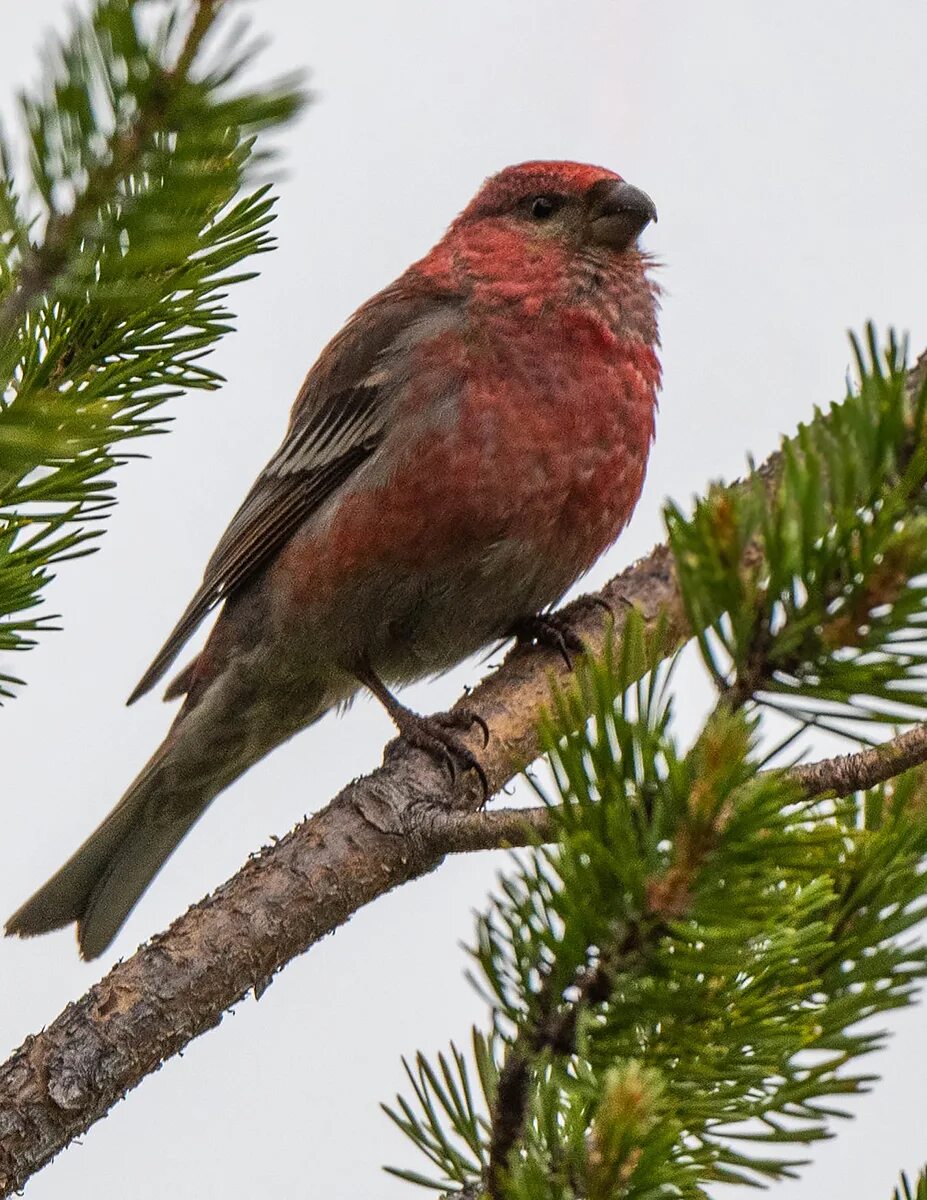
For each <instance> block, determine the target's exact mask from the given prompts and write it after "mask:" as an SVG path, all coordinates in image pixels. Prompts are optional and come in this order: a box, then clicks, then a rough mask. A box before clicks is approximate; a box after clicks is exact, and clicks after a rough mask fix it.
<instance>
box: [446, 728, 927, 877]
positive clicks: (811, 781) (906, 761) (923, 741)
mask: <svg viewBox="0 0 927 1200" xmlns="http://www.w3.org/2000/svg"><path fill="white" fill-rule="evenodd" d="M924 763H927V725H915V726H914V728H913V729H909V730H907V731H906V732H905V733H902V734H899V735H898V737H894V738H891V739H890V740H889V741H887V742H882V743H881V745H878V746H872V747H870V748H869V749H866V750H859V751H857V752H855V753H853V754H839V755H837V756H836V757H834V758H822V759H821V760H820V761H819V762H810V763H800V764H799V765H798V766H795V767H791V768H789V769H788V770H787V771H785V772H784V774H785V776H786V778H788V779H792V780H794V781H795V782H796V783H797V784H798V785H799V786H800V787H801V788H802V790H803V791H804V792H805V793H806V795H808V796H837V797H841V796H849V795H850V794H851V793H853V792H865V791H868V789H869V788H873V787H876V786H877V785H878V784H880V783H885V782H886V781H887V780H889V779H894V778H895V777H896V776H897V775H900V774H901V773H902V772H903V771H909V770H911V768H912V767H919V766H923V764H924ZM556 815H557V810H556V808H548V807H545V806H543V805H536V806H534V807H533V808H498V809H494V810H491V811H487V812H453V811H452V812H444V813H436V814H435V816H434V819H433V823H432V836H433V838H434V842H435V845H436V846H439V847H440V848H441V851H442V853H444V854H460V853H470V852H472V851H474V850H516V849H519V848H520V847H524V846H535V845H537V844H538V843H539V842H550V841H553V840H554V839H555V837H556Z"/></svg>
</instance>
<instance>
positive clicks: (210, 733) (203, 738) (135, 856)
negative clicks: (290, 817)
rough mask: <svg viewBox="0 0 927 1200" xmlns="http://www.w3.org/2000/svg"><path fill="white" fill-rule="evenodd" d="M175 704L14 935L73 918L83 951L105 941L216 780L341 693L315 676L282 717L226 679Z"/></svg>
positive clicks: (10, 928)
mask: <svg viewBox="0 0 927 1200" xmlns="http://www.w3.org/2000/svg"><path fill="white" fill-rule="evenodd" d="M217 692H220V693H221V694H218V695H217V694H215V693H211V694H210V695H209V696H208V697H207V701H208V702H206V703H203V704H202V705H199V704H198V705H196V706H195V707H194V708H193V709H192V710H188V711H186V712H185V711H183V710H182V711H181V713H180V714H179V715H178V718H177V720H176V721H175V723H174V726H173V728H172V729H171V732H170V733H169V734H168V736H167V738H166V739H165V741H164V742H163V743H162V745H161V746H160V747H159V749H158V750H157V751H156V752H155V754H154V756H153V757H152V759H151V760H150V762H149V763H148V765H147V766H146V767H145V768H144V770H143V771H142V772H141V774H140V775H139V776H138V778H137V779H136V780H135V782H134V783H133V784H132V785H131V787H130V788H129V790H128V791H127V792H126V794H125V795H124V796H123V798H122V799H121V800H120V801H119V803H118V804H117V805H116V807H115V808H114V809H113V811H112V812H111V813H110V814H109V816H108V817H106V819H105V820H104V821H103V823H102V824H101V825H100V826H99V828H97V829H96V830H95V831H94V832H93V833H92V834H91V835H90V837H89V838H88V839H87V840H86V842H84V844H83V845H82V846H81V847H80V849H79V850H77V851H76V852H75V853H74V854H73V855H72V856H71V857H70V858H69V859H68V861H67V862H66V863H65V864H64V866H63V867H62V868H61V870H60V871H58V872H57V873H56V874H55V875H53V876H52V877H51V879H49V881H48V882H47V883H46V884H45V885H44V887H41V888H39V890H38V891H37V892H36V893H35V895H34V896H33V897H32V898H31V899H29V900H27V901H26V903H25V904H24V905H23V906H22V908H20V909H19V910H18V911H17V912H15V913H14V914H13V916H12V917H10V919H9V921H7V924H6V932H7V933H10V934H18V935H20V936H21V937H31V936H32V935H33V934H38V933H47V932H50V931H51V930H53V929H60V928H62V927H63V926H65V925H70V924H71V923H72V922H76V923H77V941H78V946H79V948H80V953H81V956H82V957H83V958H96V957H97V955H99V954H102V953H103V951H104V950H105V949H106V948H107V946H108V945H109V944H110V942H111V941H112V940H113V938H114V937H115V936H116V934H117V933H118V932H119V930H120V928H121V927H122V925H123V923H124V921H125V920H126V918H127V917H128V915H129V913H130V912H131V911H132V909H133V908H134V907H135V905H136V903H137V901H138V899H139V897H140V896H141V894H142V892H144V890H145V888H147V887H148V885H149V883H150V882H151V881H152V879H153V878H154V877H155V875H156V874H157V873H158V871H159V870H160V869H161V867H162V866H163V865H164V863H165V862H166V861H167V859H168V858H169V857H170V855H171V854H172V853H173V851H174V850H175V849H176V848H177V846H178V845H179V844H180V842H181V841H182V840H183V838H184V836H185V834H186V833H187V831H188V830H189V829H190V827H191V826H192V825H193V823H194V822H195V821H196V819H197V818H198V817H199V816H200V815H201V813H202V812H203V811H204V810H205V809H206V808H207V807H208V806H209V804H210V803H211V802H212V800H213V799H214V798H215V797H216V796H217V795H218V794H219V792H221V791H222V790H223V789H224V788H226V787H228V785H229V784H230V783H231V782H232V781H233V780H234V779H236V778H237V777H238V776H239V775H241V774H242V773H243V772H244V771H245V770H247V768H248V767H249V766H250V765H251V764H252V763H253V762H255V761H256V760H257V759H258V758H261V757H263V755H265V754H267V753H268V752H269V751H270V750H271V749H273V747H274V746H276V745H279V744H280V742H282V741H285V740H286V739H287V738H288V737H290V736H291V735H292V734H294V733H296V732H297V730H299V729H301V728H304V727H305V726H306V725H308V724H311V723H312V722H313V721H316V720H318V718H319V717H321V716H322V715H323V714H324V713H325V712H326V711H327V709H328V708H329V707H331V705H332V704H334V703H337V702H338V701H339V700H343V699H345V698H346V696H342V695H340V694H329V693H328V692H327V690H326V686H325V685H324V684H322V683H317V684H313V685H311V686H309V687H307V688H306V689H305V692H304V694H303V697H302V699H303V703H302V704H300V705H299V706H297V707H295V708H294V709H293V711H291V712H290V713H289V714H288V717H289V720H281V719H280V716H279V714H272V716H273V717H274V719H273V720H270V721H268V720H267V719H266V718H265V719H264V720H263V721H262V720H261V714H260V712H258V713H257V714H256V713H255V711H254V710H253V709H251V708H250V707H249V705H248V704H247V703H246V702H245V701H244V700H243V698H242V697H240V696H238V695H237V694H236V691H235V689H234V687H231V686H230V687H228V688H225V689H217Z"/></svg>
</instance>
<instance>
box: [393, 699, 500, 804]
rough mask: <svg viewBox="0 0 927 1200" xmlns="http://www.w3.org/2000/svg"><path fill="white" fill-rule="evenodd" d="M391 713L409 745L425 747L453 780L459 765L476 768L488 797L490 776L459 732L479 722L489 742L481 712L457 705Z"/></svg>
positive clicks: (469, 768)
mask: <svg viewBox="0 0 927 1200" xmlns="http://www.w3.org/2000/svg"><path fill="white" fill-rule="evenodd" d="M390 716H391V717H392V718H393V721H394V722H395V724H396V728H397V729H398V730H399V733H400V736H401V737H403V738H404V739H405V740H406V741H407V742H408V743H409V745H410V746H416V747H417V748H418V749H419V750H424V751H425V752H426V753H427V754H430V755H431V756H432V757H433V758H436V759H437V760H438V761H439V762H442V763H444V764H445V766H446V767H447V769H448V771H449V772H450V775H451V781H452V782H456V780H457V773H458V770H459V769H460V768H463V770H465V771H473V772H474V774H475V775H476V777H477V779H479V781H480V785H481V787H482V789H483V798H484V800H485V799H488V798H489V780H488V779H487V778H486V772H485V771H484V770H483V765H482V763H481V762H480V760H479V758H478V757H477V756H476V755H475V754H474V753H473V751H472V750H471V749H470V747H469V746H467V745H465V744H464V742H463V739H462V738H461V737H460V736H459V734H461V733H466V732H468V731H469V730H471V729H472V728H473V726H474V725H478V726H479V727H480V729H481V731H482V733H483V745H484V746H485V745H486V744H487V743H488V742H489V727H488V726H487V724H486V722H485V721H484V720H483V718H482V717H481V716H478V715H477V713H475V712H473V711H472V710H471V709H468V708H455V709H452V710H451V711H450V712H443V713H433V714H432V715H431V716H428V717H424V716H422V715H421V714H420V713H417V712H413V711H412V709H410V708H401V709H399V710H397V711H394V712H391V713H390Z"/></svg>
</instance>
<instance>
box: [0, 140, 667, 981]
mask: <svg viewBox="0 0 927 1200" xmlns="http://www.w3.org/2000/svg"><path fill="white" fill-rule="evenodd" d="M653 220H656V211H655V209H654V206H653V203H652V201H651V200H650V199H649V197H648V196H646V195H645V194H644V193H643V192H642V191H639V190H638V189H637V188H635V187H632V186H631V185H630V184H628V183H625V182H624V181H623V180H622V179H621V177H620V176H618V175H615V174H614V173H613V172H611V171H606V170H604V169H602V168H601V167H593V166H587V165H583V164H579V163H570V162H530V163H523V164H521V165H520V166H515V167H509V168H508V169H506V170H504V171H502V172H500V173H499V174H498V175H496V176H494V177H493V178H491V179H489V180H488V181H487V182H486V184H485V185H484V186H483V187H482V189H481V190H480V192H479V193H478V194H477V196H476V198H475V199H474V200H473V201H472V203H471V204H470V205H469V207H467V208H466V209H464V211H463V212H462V213H461V215H460V216H459V217H458V218H457V220H456V221H454V223H453V224H452V225H451V227H450V228H449V230H448V231H447V233H446V235H445V236H444V238H443V239H442V240H441V241H440V242H439V243H438V245H437V246H435V248H434V249H433V250H432V251H431V252H430V253H429V254H427V255H426V256H425V258H423V259H422V260H421V261H420V262H417V263H415V264H414V265H413V266H411V267H410V268H409V269H408V270H407V271H406V272H405V274H403V275H402V276H400V278H399V279H397V280H396V282H395V283H393V284H391V285H390V286H389V287H387V288H386V289H385V290H384V291H382V292H380V293H379V294H378V295H376V296H374V297H373V299H372V300H369V301H368V302H367V303H366V304H364V305H363V306H362V307H361V308H360V309H359V310H358V311H357V312H356V313H355V314H354V316H353V317H352V318H351V319H350V321H349V322H348V323H347V325H346V326H345V328H344V329H343V330H342V331H341V333H339V334H338V336H337V337H336V338H335V339H334V340H333V341H332V342H331V343H330V344H329V345H328V346H327V347H326V349H325V350H324V351H323V352H322V354H321V356H320V358H319V360H318V362H317V363H316V364H315V366H314V367H313V368H312V370H311V371H310V372H309V374H308V376H307V377H306V380H305V382H304V383H303V386H302V388H301V389H300V392H299V395H298V396H297V398H296V403H295V405H294V406H293V410H292V414H291V418H290V424H289V428H288V430H287V433H286V436H285V438H284V440H283V444H282V446H281V447H280V449H279V450H278V451H277V453H276V454H275V455H274V456H273V458H272V459H271V460H270V462H269V463H268V464H267V466H266V467H265V468H264V470H263V471H262V472H261V474H260V475H259V476H258V478H257V481H256V482H255V484H254V486H253V487H252V489H251V491H250V492H249V493H248V495H247V496H246V498H245V501H244V503H243V504H242V506H241V508H240V509H239V510H238V512H237V513H236V514H235V516H234V517H233V518H232V523H231V525H230V526H229V528H228V530H227V531H226V533H225V534H224V536H223V537H222V539H221V541H220V542H219V544H218V546H217V547H216V550H215V553H214V554H213V556H212V558H211V559H210V560H209V562H208V564H207V566H206V572H205V577H204V579H203V583H202V584H201V586H200V588H199V590H198V591H197V593H196V595H195V596H194V597H193V599H192V600H191V602H190V604H189V606H188V608H187V610H186V612H185V613H184V614H183V616H182V617H181V619H180V621H179V622H178V624H177V627H176V628H175V629H174V631H173V633H171V635H170V637H169V638H168V640H167V642H166V644H165V646H164V648H163V650H161V652H160V653H159V654H158V656H157V658H156V659H155V660H154V662H153V663H152V665H151V667H150V668H149V670H148V672H147V673H146V674H145V676H144V678H143V679H142V681H141V682H140V683H139V685H138V687H137V688H136V689H135V692H134V693H133V694H132V697H131V700H135V699H137V698H138V697H139V696H141V695H143V694H144V693H145V692H147V691H148V690H149V689H150V688H151V687H153V686H154V684H156V683H157V682H158V680H160V679H161V677H162V676H163V675H164V673H165V672H166V671H167V670H168V668H169V667H170V665H171V664H172V663H173V661H174V659H175V658H176V656H177V654H178V653H179V651H180V649H181V647H182V646H183V644H184V643H185V642H186V640H187V639H188V638H189V637H190V635H191V634H192V633H193V631H194V630H195V629H196V627H197V626H198V625H199V624H200V622H201V621H202V620H203V618H204V617H205V616H206V615H207V613H208V612H209V611H210V610H211V609H212V608H213V607H215V606H216V605H217V604H219V603H220V602H221V603H223V609H222V613H221V615H220V616H219V619H218V620H217V622H216V624H215V627H214V628H213V630H212V633H211V635H210V637H209V640H208V641H207V643H206V646H205V648H204V650H203V651H202V653H200V654H199V655H198V656H197V658H196V659H195V660H194V661H193V662H192V663H190V665H189V666H188V667H187V668H186V669H185V670H184V671H182V672H181V673H180V675H179V676H178V677H177V679H175V681H174V682H173V683H172V684H171V685H170V687H169V689H168V692H167V695H168V697H169V698H172V697H177V696H181V695H182V696H185V700H184V703H183V706H182V707H181V709H180V712H179V713H178V715H177V718H176V720H175V721H174V723H173V725H172V726H171V729H170V731H169V733H168V735H167V737H166V739H165V740H164V742H163V743H162V745H161V746H160V747H159V748H158V749H157V750H156V751H155V753H154V756H153V757H152V758H151V760H150V762H149V763H148V764H147V766H146V767H145V768H144V769H143V770H142V772H141V774H140V775H139V776H138V778H137V779H136V780H135V782H134V783H133V784H132V785H131V786H130V788H129V790H128V791H127V792H126V794H125V796H124V797H123V798H122V800H121V801H120V802H119V804H118V805H117V806H116V808H115V809H114V810H113V811H112V812H111V813H110V815H109V816H108V817H107V818H106V819H105V820H104V822H103V823H102V825H100V827H99V828H98V829H97V830H96V832H95V833H93V834H91V836H90V837H89V838H88V840H87V841H86V842H85V843H84V844H83V846H81V848H80V849H79V850H78V851H77V852H76V853H75V854H74V855H73V857H72V858H71V859H70V860H69V861H68V862H67V863H66V864H65V865H64V866H63V867H62V868H61V870H60V871H59V872H58V873H57V875H55V876H53V878H52V879H50V880H49V882H48V883H46V884H45V886H44V887H43V888H41V889H40V890H39V891H38V892H37V893H36V894H35V895H34V896H33V897H32V899H31V900H29V901H27V903H26V904H25V905H23V907H22V908H21V909H20V910H19V911H18V912H17V913H16V914H15V915H14V916H13V917H12V918H11V919H10V921H9V923H8V924H7V932H8V933H16V934H21V935H29V934H36V933H43V932H45V931H46V930H51V929H56V928H59V927H60V926H63V925H67V924H70V923H71V922H72V921H76V922H77V927H78V941H79V945H80V951H81V954H82V955H83V956H84V957H85V958H93V957H95V956H96V955H98V954H100V953H101V952H102V951H103V950H105V949H106V947H107V946H108V945H109V943H110V942H111V941H112V939H113V938H114V937H115V935H116V933H117V932H118V930H119V928H120V927H121V925H122V923H123V922H124V921H125V919H126V917H127V916H128V914H129V912H130V911H131V909H132V908H133V906H134V905H135V903H136V901H137V900H138V898H139V896H140V895H141V894H142V892H143V891H144V889H145V888H146V887H147V886H148V884H149V883H150V881H151V880H152V878H153V877H154V875H155V874H156V872H157V871H158V869H159V868H160V867H161V865H162V864H163V863H164V861H165V860H166V859H167V857H168V855H169V854H170V853H171V852H172V851H173V850H174V848H175V847H176V846H177V845H178V843H179V842H180V841H181V839H182V838H183V836H184V835H185V834H186V832H187V830H188V829H189V828H190V827H191V825H192V824H193V822H194V821H195V820H196V819H197V817H198V816H199V815H200V813H201V812H203V810H204V809H205V808H206V806H207V805H208V804H209V802H210V801H211V800H212V799H213V798H214V797H215V796H216V795H218V793H219V792H221V791H222V790H223V789H224V788H226V787H228V785H229V784H230V783H231V782H232V781H233V780H234V779H236V778H237V777H238V776H239V775H241V774H242V772H244V771H245V770H247V768H248V767H250V766H251V764H252V763H254V762H256V761H257V760H258V759H259V758H262V757H263V756H264V755H265V754H267V753H268V752H269V751H270V750H272V749H273V748H274V747H275V746H277V745H279V744H280V743H281V742H283V741H285V740H286V739H287V738H289V737H291V736H292V735H293V734H294V733H296V732H297V731H298V730H300V729H303V728H305V726H307V725H310V724H311V723H312V722H314V721H317V720H318V719H319V717H321V716H322V715H323V714H324V713H326V712H328V710H329V709H331V708H333V707H334V706H336V705H338V704H344V703H345V702H346V701H348V700H350V699H351V697H352V696H353V695H354V694H355V693H356V692H357V691H358V689H359V687H360V686H361V685H365V686H366V687H368V688H369V689H370V690H371V691H372V692H373V693H374V695H376V696H377V697H378V698H379V699H380V700H381V701H382V702H383V703H384V705H385V706H386V708H387V710H388V712H389V713H390V715H391V716H392V717H393V719H394V720H395V722H396V724H397V726H398V728H399V730H400V732H401V733H402V734H403V735H405V736H406V737H407V738H409V739H410V740H412V741H413V742H415V743H416V744H417V745H419V746H423V747H425V748H428V749H430V750H432V751H433V752H435V753H441V754H445V755H449V756H452V761H453V758H456V759H457V760H458V761H460V762H461V763H462V765H464V766H468V767H476V769H477V770H479V764H478V763H477V762H476V760H475V758H474V756H473V755H472V754H471V753H470V752H469V751H468V750H467V749H466V748H465V747H464V746H463V744H462V742H461V741H460V739H459V738H458V737H456V736H455V733H454V724H455V721H454V720H452V719H450V718H449V716H448V715H445V716H444V717H441V716H438V717H431V718H423V717H419V716H417V715H416V714H415V713H412V712H410V710H409V709H407V708H404V707H403V706H402V705H401V704H400V703H399V702H398V701H397V700H396V699H394V697H393V696H392V695H391V693H390V692H389V691H388V690H387V684H388V683H389V684H402V683H407V682H409V681H411V680H415V679H421V678H422V677H423V676H428V675H433V674H435V673H437V672H440V671H443V670H445V669H446V668H448V667H451V666H452V665H454V664H455V663H458V662H460V660H461V659H463V658H465V657H466V656H467V655H469V654H471V653H473V652H474V651H477V650H479V649H480V648H482V647H484V646H486V645H488V644H490V643H492V642H496V641H499V640H500V639H505V638H506V637H510V636H513V635H515V636H518V635H521V636H523V637H535V638H537V637H538V636H543V635H544V634H545V632H546V633H549V634H550V633H552V634H553V635H554V636H556V628H555V626H554V625H553V624H552V623H551V622H550V621H547V622H545V620H544V618H543V617H541V618H539V617H538V614H539V613H542V612H543V611H544V610H546V609H547V608H549V606H550V605H552V604H553V603H554V602H555V601H556V600H558V599H559V598H560V597H561V596H562V595H563V593H564V592H565V591H566V589H567V588H568V587H569V586H570V584H571V583H573V582H574V580H575V579H576V578H577V577H578V576H579V575H581V574H582V573H583V572H584V571H585V570H586V569H587V568H588V567H589V566H591V564H592V563H593V562H594V561H595V559H596V558H598V556H599V555H600V554H601V553H602V551H603V550H605V549H606V547H607V546H609V545H610V544H611V543H612V542H613V541H614V540H615V538H616V537H617V536H618V534H619V533H620V532H621V530H622V529H623V528H624V526H625V524H626V523H627V521H628V519H629V517H630V516H631V513H632V511H633V509H634V506H635V504H636V503H637V499H638V497H639V495H640V491H641V487H642V485H643V480H644V472H645V469H646V464H647V456H648V453H649V450H650V445H651V442H652V440H653V436H654V414H655V410H656V396H657V390H658V387H659V382H660V366H659V363H658V360H657V354H656V350H657V346H658V344H659V341H658V336H657V323H656V310H657V302H656V288H655V286H654V284H653V283H652V282H651V281H650V280H649V279H648V276H647V268H648V265H649V260H648V258H647V256H646V255H645V254H644V253H642V252H641V251H640V250H639V249H638V247H637V238H638V235H639V234H640V233H641V231H642V230H643V229H644V227H645V226H646V225H647V224H648V223H649V222H650V221H653ZM131 700H130V702H131ZM459 719H460V718H459V714H458V718H457V724H458V725H459Z"/></svg>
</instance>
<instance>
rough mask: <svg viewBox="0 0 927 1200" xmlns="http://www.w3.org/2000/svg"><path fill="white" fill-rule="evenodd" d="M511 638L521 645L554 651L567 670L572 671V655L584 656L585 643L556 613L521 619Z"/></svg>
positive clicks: (512, 630)
mask: <svg viewBox="0 0 927 1200" xmlns="http://www.w3.org/2000/svg"><path fill="white" fill-rule="evenodd" d="M511 634H512V636H513V637H514V638H515V639H516V641H518V642H520V643H521V644H523V645H524V644H526V643H527V644H529V645H530V644H532V643H533V644H534V645H537V646H546V647H547V649H548V650H556V651H557V652H558V653H559V654H560V655H561V656H562V658H563V661H564V662H565V663H566V666H567V670H568V671H572V670H573V657H572V656H573V655H574V654H585V652H586V643H585V642H584V641H583V639H582V638H581V637H580V636H579V634H578V633H576V632H575V631H574V630H573V629H572V628H571V627H570V625H569V623H568V622H567V620H566V618H564V617H562V616H560V615H559V614H558V613H537V614H536V615H534V616H531V617H522V618H521V619H520V620H518V621H516V622H515V624H514V625H513V626H512V629H511Z"/></svg>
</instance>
